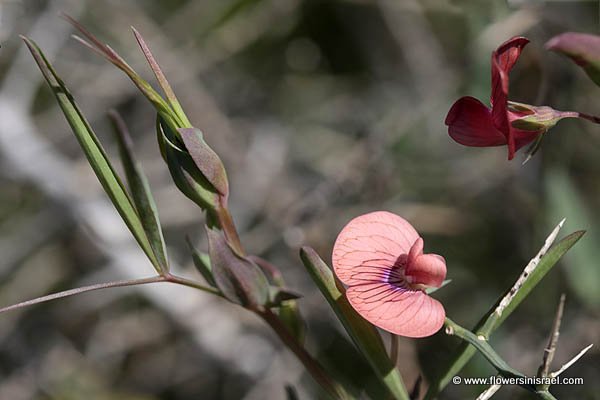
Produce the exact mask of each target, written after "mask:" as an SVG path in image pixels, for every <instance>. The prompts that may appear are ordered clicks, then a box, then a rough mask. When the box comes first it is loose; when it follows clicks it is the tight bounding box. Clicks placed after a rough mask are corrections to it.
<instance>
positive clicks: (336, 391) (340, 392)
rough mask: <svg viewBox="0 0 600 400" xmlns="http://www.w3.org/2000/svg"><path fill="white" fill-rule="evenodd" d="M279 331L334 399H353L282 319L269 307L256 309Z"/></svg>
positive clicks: (287, 344) (281, 336) (314, 377)
mask: <svg viewBox="0 0 600 400" xmlns="http://www.w3.org/2000/svg"><path fill="white" fill-rule="evenodd" d="M255 312H256V314H258V315H259V316H260V317H261V318H262V319H263V320H264V321H265V322H266V323H267V324H269V326H270V327H271V328H272V329H273V330H274V331H275V333H277V336H279V338H280V339H281V341H282V342H283V343H284V344H285V345H286V346H287V347H288V348H289V349H290V350H291V351H292V352H293V353H294V354H295V355H296V357H298V359H299V360H300V362H301V363H302V365H304V367H305V368H306V370H307V371H308V372H309V373H310V375H311V376H312V377H313V379H314V380H315V381H316V382H317V383H318V384H319V385H320V386H321V387H322V388H323V389H324V390H325V391H326V392H327V394H328V395H329V396H330V397H331V398H333V399H351V398H352V397H351V396H350V395H349V394H348V393H347V392H346V391H345V390H344V388H343V387H342V386H340V385H339V384H338V383H337V382H335V381H334V380H333V379H332V378H331V377H330V376H329V375H328V374H327V372H325V370H324V369H323V367H322V366H321V365H320V364H319V362H318V361H317V360H315V359H314V358H313V357H312V356H311V355H310V354H309V353H308V352H307V351H306V349H305V348H304V347H303V346H302V345H301V344H300V343H299V342H298V341H297V340H296V338H295V337H294V336H293V335H292V334H291V333H290V331H289V330H288V329H287V327H286V326H285V325H283V323H282V322H281V320H280V319H279V318H278V317H277V316H276V315H275V314H273V312H271V310H269V309H264V310H260V311H255Z"/></svg>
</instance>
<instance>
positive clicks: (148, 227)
mask: <svg viewBox="0 0 600 400" xmlns="http://www.w3.org/2000/svg"><path fill="white" fill-rule="evenodd" d="M109 117H110V119H111V121H112V124H113V128H114V131H115V136H116V137H117V143H118V144H119V152H120V154H121V161H122V163H123V169H124V170H125V175H126V177H127V182H128V183H129V189H130V190H131V194H132V197H133V202H134V205H135V208H136V210H137V212H138V215H139V216H140V220H141V223H142V227H143V228H144V232H145V233H146V236H147V238H148V240H149V242H150V246H151V247H152V251H153V253H154V255H155V256H156V259H157V261H158V262H159V264H158V265H156V268H157V271H158V273H159V274H161V275H163V274H165V273H167V272H169V261H168V258H167V247H166V244H165V239H164V237H163V233H162V229H161V226H160V220H159V218H158V210H157V209H156V203H155V202H154V197H152V192H151V191H150V185H149V183H148V179H147V178H146V176H145V175H144V172H143V171H142V167H141V165H140V164H139V162H138V161H137V160H136V159H135V158H134V155H133V142H132V140H131V136H130V135H129V131H128V129H127V126H126V125H125V122H124V121H123V119H122V118H121V117H120V116H119V114H118V113H117V112H116V111H114V110H111V111H109Z"/></svg>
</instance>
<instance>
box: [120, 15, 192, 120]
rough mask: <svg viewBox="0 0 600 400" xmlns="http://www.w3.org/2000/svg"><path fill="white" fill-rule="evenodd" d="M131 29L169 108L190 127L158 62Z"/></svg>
mask: <svg viewBox="0 0 600 400" xmlns="http://www.w3.org/2000/svg"><path fill="white" fill-rule="evenodd" d="M131 29H132V30H133V34H134V36H135V39H136V40H137V42H138V44H139V46H140V48H141V49H142V52H143V53H144V57H146V60H147V61H148V64H149V65H150V68H151V69H152V72H154V76H156V80H157V81H158V84H159V85H160V87H161V88H162V90H163V92H164V93H165V96H167V101H168V102H169V104H170V105H171V108H172V109H173V111H174V112H175V113H176V114H177V115H178V117H179V119H180V120H181V122H182V123H183V125H184V126H185V127H191V126H192V124H191V123H190V120H189V119H188V117H187V115H185V112H184V111H183V108H182V107H181V104H180V103H179V100H177V96H175V92H174V91H173V89H172V88H171V85H170V84H169V81H168V80H167V77H166V76H165V74H164V73H163V71H162V69H161V68H160V66H159V65H158V62H157V61H156V59H155V58H154V55H153V54H152V51H150V47H148V45H147V44H146V41H145V40H144V38H143V36H142V35H141V34H140V33H139V32H138V31H137V29H135V28H134V27H133V26H132V27H131Z"/></svg>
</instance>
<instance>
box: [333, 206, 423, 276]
mask: <svg viewBox="0 0 600 400" xmlns="http://www.w3.org/2000/svg"><path fill="white" fill-rule="evenodd" d="M418 237H419V234H418V233H417V231H416V230H415V228H413V227H412V225H410V224H409V223H408V222H407V221H406V220H405V219H404V218H402V217H399V216H398V215H396V214H392V213H390V212H387V211H376V212H372V213H369V214H365V215H361V216H359V217H356V218H354V219H353V220H352V221H350V222H349V223H348V224H347V225H346V226H345V227H344V229H343V230H342V232H340V234H339V235H338V237H337V240H336V241H335V244H334V246H333V256H332V262H333V266H334V269H335V274H336V275H337V277H338V279H339V280H341V281H342V282H343V283H345V284H346V285H355V284H359V283H363V282H365V280H367V281H369V280H372V279H375V278H379V277H381V276H382V274H385V273H387V271H389V269H391V268H392V267H393V266H394V265H395V264H396V261H397V260H398V257H399V256H400V255H402V254H405V255H406V254H408V251H409V250H410V247H411V246H412V245H413V243H414V242H415V240H417V238H418Z"/></svg>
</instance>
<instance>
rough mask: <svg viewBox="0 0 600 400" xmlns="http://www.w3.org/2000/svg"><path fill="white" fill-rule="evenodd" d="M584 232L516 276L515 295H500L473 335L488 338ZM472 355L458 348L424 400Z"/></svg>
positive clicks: (463, 347)
mask: <svg viewBox="0 0 600 400" xmlns="http://www.w3.org/2000/svg"><path fill="white" fill-rule="evenodd" d="M584 233H585V232H584V231H578V232H574V233H572V234H570V235H568V236H567V237H565V238H563V239H562V240H561V241H560V242H558V243H556V244H555V245H553V246H552V247H551V248H550V249H549V250H548V252H547V253H546V254H545V255H544V256H542V257H541V259H540V260H539V262H538V264H537V266H536V267H535V269H534V270H533V271H532V272H531V273H530V274H528V275H527V276H523V274H522V275H521V276H520V277H519V279H518V280H517V282H519V281H520V288H519V289H518V290H517V291H516V292H515V293H511V291H512V290H513V288H514V285H513V287H511V288H510V289H508V290H507V291H506V292H505V293H504V294H503V295H502V296H500V298H499V299H498V301H497V302H496V303H495V304H494V306H493V307H492V308H491V309H490V310H489V311H488V312H487V314H486V315H485V316H484V317H483V318H482V319H481V320H480V321H479V323H478V324H477V325H476V326H475V329H473V332H475V334H476V335H480V336H483V337H484V338H486V339H489V337H490V335H491V334H492V333H493V332H494V331H495V330H496V329H497V328H498V327H499V326H500V325H501V324H502V322H504V320H505V319H506V318H507V317H508V316H509V315H510V314H511V313H512V312H513V311H514V310H515V308H516V307H517V306H518V305H519V304H520V303H521V302H522V301H523V300H524V299H525V297H527V296H528V295H529V293H531V291H532V290H533V288H535V287H536V286H537V284H538V283H539V282H540V281H541V280H542V278H543V277H544V276H546V274H547V273H548V272H549V271H550V270H551V269H552V267H553V266H554V265H556V263H557V262H558V260H560V258H561V257H562V256H563V255H564V254H565V253H566V252H567V251H568V250H569V249H570V248H571V247H573V245H574V244H575V243H577V241H578V240H579V239H580V238H581V237H582V236H583V234H584ZM507 296H509V297H507ZM504 299H510V301H509V302H508V303H506V304H505V305H504V307H503V309H502V312H501V313H500V314H498V313H497V310H498V306H499V305H500V304H501V303H502V301H503V300H504ZM474 354H475V348H474V347H473V346H471V345H469V344H468V343H465V344H463V345H461V346H460V347H459V348H458V349H457V351H456V353H455V354H454V355H453V356H452V358H451V359H450V361H449V362H448V364H447V367H446V368H444V369H443V370H442V371H443V372H442V373H441V374H440V375H439V377H438V378H437V379H434V380H433V381H432V382H433V383H432V385H431V386H430V387H429V390H428V392H427V395H426V396H425V399H433V398H435V397H436V396H437V394H438V393H439V392H440V391H441V390H442V389H444V388H445V387H446V385H448V383H450V380H451V379H452V377H453V376H455V375H457V374H458V373H459V372H460V371H461V370H462V369H463V367H464V366H465V365H466V364H467V362H469V360H470V359H471V357H473V355H474Z"/></svg>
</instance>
